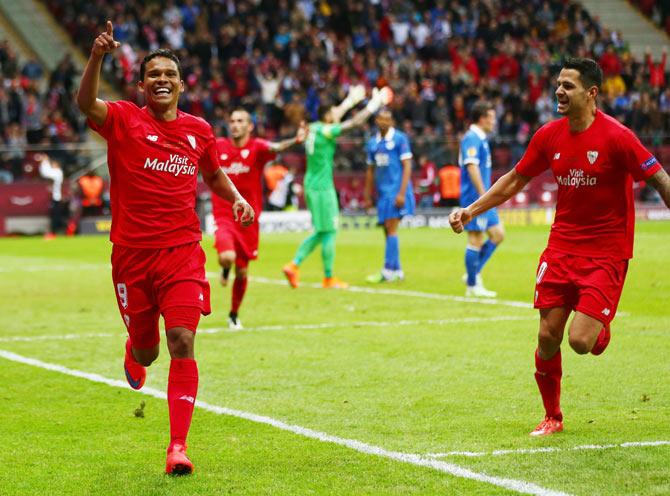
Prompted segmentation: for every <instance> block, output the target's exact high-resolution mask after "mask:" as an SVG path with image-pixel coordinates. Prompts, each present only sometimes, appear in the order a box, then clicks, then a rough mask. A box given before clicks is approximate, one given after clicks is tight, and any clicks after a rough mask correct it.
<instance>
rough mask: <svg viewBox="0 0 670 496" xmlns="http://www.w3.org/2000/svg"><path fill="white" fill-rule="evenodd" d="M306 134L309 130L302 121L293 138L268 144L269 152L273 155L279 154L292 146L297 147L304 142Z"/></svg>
mask: <svg viewBox="0 0 670 496" xmlns="http://www.w3.org/2000/svg"><path fill="white" fill-rule="evenodd" d="M307 133H309V128H308V127H307V124H305V121H302V122H301V123H300V127H298V132H296V133H295V136H294V137H293V138H288V139H285V140H282V141H273V142H272V143H270V150H271V151H273V152H275V153H280V152H283V151H284V150H286V149H287V148H290V147H292V146H293V145H299V144H300V143H302V142H304V141H305V138H306V137H307Z"/></svg>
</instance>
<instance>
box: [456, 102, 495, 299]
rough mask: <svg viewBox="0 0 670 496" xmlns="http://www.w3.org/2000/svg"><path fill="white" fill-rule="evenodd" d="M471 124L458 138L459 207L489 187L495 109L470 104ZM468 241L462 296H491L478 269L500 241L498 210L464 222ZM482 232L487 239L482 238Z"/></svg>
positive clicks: (484, 104)
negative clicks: (490, 143)
mask: <svg viewBox="0 0 670 496" xmlns="http://www.w3.org/2000/svg"><path fill="white" fill-rule="evenodd" d="M471 114H472V122H473V124H472V125H471V126H470V129H468V132H467V133H465V135H464V136H463V139H462V140H461V146H460V151H459V156H458V163H459V165H460V166H461V168H462V171H461V207H467V206H468V205H470V204H471V203H472V202H474V201H476V200H477V199H478V198H479V197H480V196H482V195H483V194H484V193H485V192H486V190H488V189H489V188H490V187H491V149H490V148H489V142H488V139H487V134H490V133H491V132H493V130H494V129H495V125H496V111H495V109H494V108H493V105H492V104H490V103H488V102H483V101H479V102H476V103H475V104H474V105H473V106H472V112H471ZM465 230H466V231H467V232H468V244H467V247H466V249H465V270H466V274H465V275H464V276H463V279H464V282H465V283H466V285H467V289H466V290H465V296H477V297H485V298H494V297H495V296H496V293H495V291H489V290H488V289H486V288H485V287H484V284H483V283H482V277H481V274H480V273H481V270H482V269H483V268H484V265H485V264H486V262H487V261H488V260H489V258H491V255H492V254H493V252H494V251H495V249H496V248H497V247H498V245H499V244H500V243H502V241H503V239H504V237H505V231H504V229H503V226H502V224H501V223H500V219H498V212H497V211H496V209H495V208H492V209H491V210H489V211H488V212H486V213H483V214H482V215H480V216H479V217H476V218H474V219H472V221H470V222H469V223H468V224H466V225H465ZM484 233H487V234H488V239H487V240H486V241H485V240H484Z"/></svg>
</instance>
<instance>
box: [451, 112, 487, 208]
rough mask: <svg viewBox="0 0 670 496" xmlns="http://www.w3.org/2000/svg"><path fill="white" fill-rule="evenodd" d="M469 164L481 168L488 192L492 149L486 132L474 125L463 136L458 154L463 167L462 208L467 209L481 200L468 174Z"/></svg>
mask: <svg viewBox="0 0 670 496" xmlns="http://www.w3.org/2000/svg"><path fill="white" fill-rule="evenodd" d="M468 164H474V165H478V166H479V173H480V174H481V176H482V184H483V185H484V189H485V190H488V189H489V188H490V187H491V149H490V148H489V142H488V140H487V139H486V134H485V133H484V131H482V130H481V129H480V128H479V127H477V126H474V125H473V126H470V129H469V130H468V132H467V133H465V136H463V139H462V140H461V147H460V150H459V153H458V165H460V166H461V206H463V207H467V206H468V205H470V204H471V203H472V202H474V201H475V200H477V198H479V193H478V192H477V190H476V189H475V186H474V184H472V180H471V179H470V174H468V170H467V165H468Z"/></svg>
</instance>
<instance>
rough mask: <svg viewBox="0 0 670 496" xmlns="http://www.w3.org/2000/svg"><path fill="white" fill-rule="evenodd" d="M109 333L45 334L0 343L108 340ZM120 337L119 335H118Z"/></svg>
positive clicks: (10, 338)
mask: <svg viewBox="0 0 670 496" xmlns="http://www.w3.org/2000/svg"><path fill="white" fill-rule="evenodd" d="M115 335H116V334H112V333H109V332H97V333H84V334H45V335H41V336H10V337H3V338H0V343H23V342H31V341H68V340H71V339H80V338H108V337H111V336H115ZM119 335H120V334H119Z"/></svg>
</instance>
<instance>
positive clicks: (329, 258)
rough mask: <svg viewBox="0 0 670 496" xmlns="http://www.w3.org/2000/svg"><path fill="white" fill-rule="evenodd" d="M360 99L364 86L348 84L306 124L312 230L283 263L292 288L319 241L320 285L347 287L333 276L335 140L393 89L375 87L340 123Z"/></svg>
mask: <svg viewBox="0 0 670 496" xmlns="http://www.w3.org/2000/svg"><path fill="white" fill-rule="evenodd" d="M364 98H365V88H364V87H363V86H362V85H361V86H352V87H351V89H350V90H349V94H348V95H347V97H346V98H345V99H344V100H343V101H342V103H340V105H337V106H330V105H328V106H324V105H321V106H320V107H319V110H318V115H319V120H318V121H317V122H313V123H312V124H310V125H309V134H308V136H307V139H306V140H305V152H306V153H307V172H306V174H305V183H304V190H305V201H306V203H307V208H308V209H309V211H310V213H311V214H312V226H313V227H314V232H313V233H312V234H311V235H310V236H309V237H308V238H307V239H305V240H304V241H303V242H302V243H301V244H300V246H299V247H298V251H297V253H296V254H295V257H293V260H292V261H291V262H289V263H287V264H286V265H284V268H283V271H284V275H285V276H286V279H288V282H289V284H290V285H291V287H293V288H297V287H298V284H299V281H300V269H299V267H300V264H301V263H302V262H303V260H304V259H305V258H307V256H308V255H309V254H310V253H312V251H314V249H315V248H316V247H317V246H318V245H319V244H320V245H321V258H322V260H323V272H324V278H323V287H324V288H339V289H344V288H346V287H347V286H348V284H347V283H346V282H344V281H342V280H340V279H338V278H337V277H335V276H334V275H333V265H334V263H335V236H336V234H337V226H338V221H339V216H340V209H339V206H338V201H337V192H336V191H335V184H334V183H333V157H334V155H335V148H336V146H337V143H336V141H337V137H338V136H339V135H340V134H342V133H343V132H345V131H348V130H349V129H353V128H355V127H358V126H361V125H363V124H365V122H366V121H367V120H368V119H369V118H370V116H371V115H373V114H374V113H375V112H377V111H378V110H379V109H380V108H381V107H382V105H388V104H389V103H390V101H391V99H392V98H393V92H392V91H391V89H390V88H388V87H384V88H382V89H381V90H378V89H377V88H375V89H374V90H373V92H372V97H371V98H370V100H369V101H368V104H367V105H366V107H365V109H364V110H362V111H360V112H358V113H357V114H356V115H355V116H354V117H352V118H351V119H348V120H346V121H344V122H342V123H340V119H341V118H342V117H343V116H344V115H345V114H346V113H347V112H348V111H349V110H350V109H351V108H353V107H355V106H356V105H357V104H358V103H359V102H361V101H362V100H363V99H364Z"/></svg>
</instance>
